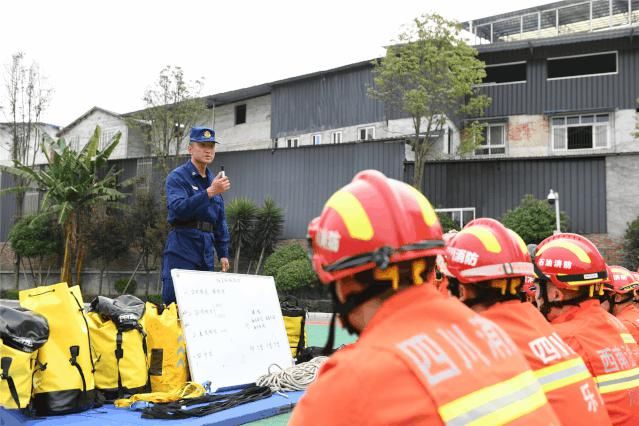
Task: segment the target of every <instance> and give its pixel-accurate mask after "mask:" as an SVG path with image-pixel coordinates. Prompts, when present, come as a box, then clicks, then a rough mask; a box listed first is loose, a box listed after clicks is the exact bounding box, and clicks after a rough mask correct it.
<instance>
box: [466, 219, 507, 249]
mask: <svg viewBox="0 0 639 426" xmlns="http://www.w3.org/2000/svg"><path fill="white" fill-rule="evenodd" d="M462 234H470V235H474V236H475V237H477V239H479V241H481V243H482V244H483V245H484V248H485V249H486V250H488V251H489V252H491V253H501V245H500V244H499V241H497V238H496V237H495V235H494V234H493V233H492V232H490V230H489V229H488V228H486V227H485V226H481V225H477V226H471V227H469V228H464V229H462V230H461V231H460V232H459V233H458V234H457V235H458V236H459V235H462Z"/></svg>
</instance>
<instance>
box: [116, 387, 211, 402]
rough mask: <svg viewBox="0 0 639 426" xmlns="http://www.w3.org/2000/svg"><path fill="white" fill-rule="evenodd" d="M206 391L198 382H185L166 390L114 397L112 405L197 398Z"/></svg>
mask: <svg viewBox="0 0 639 426" xmlns="http://www.w3.org/2000/svg"><path fill="white" fill-rule="evenodd" d="M205 393H206V389H204V386H202V385H201V384H199V383H193V382H187V383H184V384H183V385H182V386H180V387H179V388H176V389H174V390H172V391H167V392H150V393H138V394H135V395H132V396H131V397H129V398H123V399H116V400H115V401H114V402H113V405H115V406H116V407H120V408H128V407H132V406H133V404H135V403H136V402H138V401H144V402H149V403H154V404H160V403H168V402H175V401H179V400H181V399H187V398H197V397H200V396H202V395H204V394H205Z"/></svg>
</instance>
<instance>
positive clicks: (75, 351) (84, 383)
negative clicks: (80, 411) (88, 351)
mask: <svg viewBox="0 0 639 426" xmlns="http://www.w3.org/2000/svg"><path fill="white" fill-rule="evenodd" d="M69 352H70V353H71V358H70V359H69V362H70V363H71V365H73V366H74V367H75V368H77V369H78V373H80V378H81V379H82V393H83V394H84V398H85V399H86V397H87V381H86V380H85V379H84V373H83V372H82V367H80V364H78V361H77V359H78V356H79V355H80V346H77V345H74V346H70V347H69Z"/></svg>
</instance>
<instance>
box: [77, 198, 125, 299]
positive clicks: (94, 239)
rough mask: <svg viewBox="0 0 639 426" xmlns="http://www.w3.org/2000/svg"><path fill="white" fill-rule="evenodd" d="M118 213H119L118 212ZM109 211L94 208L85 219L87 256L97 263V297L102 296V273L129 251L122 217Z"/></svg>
mask: <svg viewBox="0 0 639 426" xmlns="http://www.w3.org/2000/svg"><path fill="white" fill-rule="evenodd" d="M118 213H119V212H118ZM118 213H116V212H114V211H109V209H107V208H106V206H104V205H101V206H96V208H94V209H93V212H92V214H91V215H90V217H88V218H87V219H88V220H87V224H86V226H87V229H86V244H87V248H88V253H89V256H90V257H91V258H92V259H95V260H96V261H97V262H98V265H99V266H98V267H99V269H100V279H99V285H98V295H102V283H103V281H104V273H105V272H106V271H107V270H108V268H109V265H110V264H111V263H113V262H114V261H116V260H118V259H121V258H122V257H124V256H125V255H126V254H127V253H128V251H129V243H130V238H131V237H130V236H131V234H130V232H129V229H128V227H127V223H126V221H123V220H122V215H121V214H118Z"/></svg>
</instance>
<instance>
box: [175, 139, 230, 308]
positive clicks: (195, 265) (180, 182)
mask: <svg viewBox="0 0 639 426" xmlns="http://www.w3.org/2000/svg"><path fill="white" fill-rule="evenodd" d="M217 143H218V142H217V141H216V140H215V131H214V130H213V129H209V128H206V127H192V128H191V134H190V141H189V147H188V151H189V154H191V159H190V160H189V161H187V162H186V163H185V164H183V165H181V166H179V167H177V168H175V169H174V170H173V171H171V173H169V175H168V176H167V178H166V205H167V209H168V217H167V219H168V222H169V225H170V226H171V230H170V232H169V236H168V238H167V241H166V247H165V249H164V260H163V266H162V283H163V286H162V300H163V301H164V303H165V304H167V305H168V304H169V303H171V302H175V290H174V289H173V279H172V278H171V269H174V268H178V269H190V270H198V271H212V270H213V264H214V252H215V253H217V257H218V259H219V261H220V264H221V267H222V271H223V272H226V271H228V269H229V260H228V257H229V241H230V237H229V231H228V227H227V225H226V215H225V213H224V199H223V198H222V193H223V192H226V191H228V190H229V188H230V187H231V182H230V181H229V178H228V177H226V176H225V175H224V172H220V173H219V174H217V175H216V176H213V173H211V171H210V170H209V169H208V168H207V166H208V165H209V164H211V163H212V162H213V159H214V158H215V144H217Z"/></svg>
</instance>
